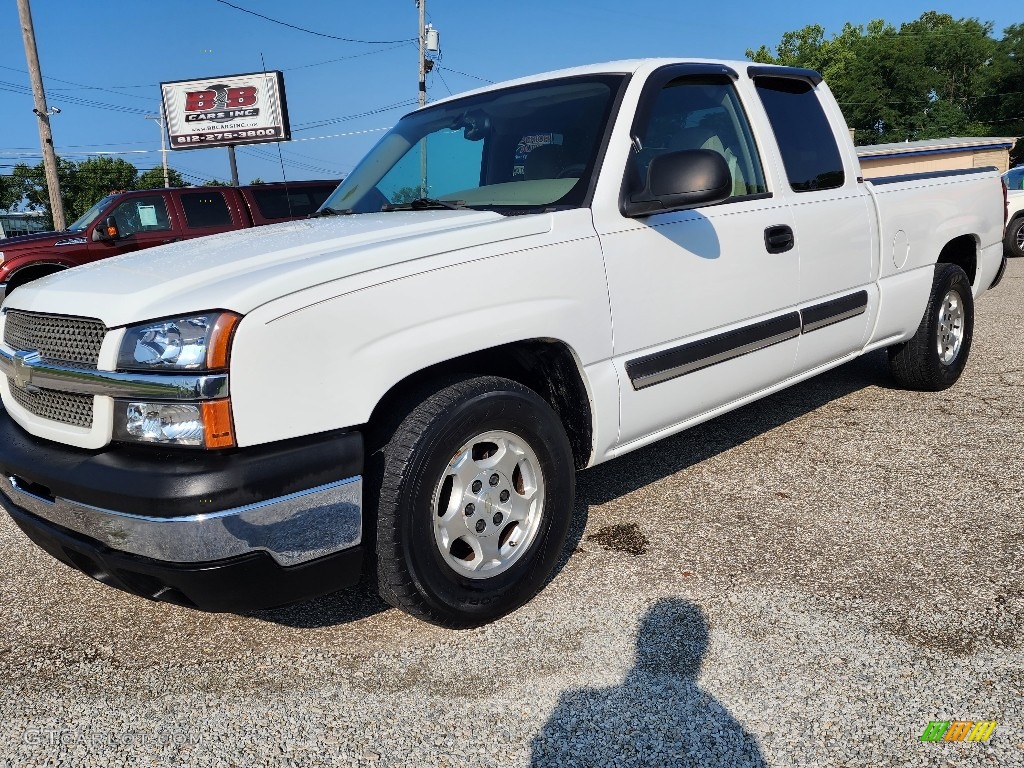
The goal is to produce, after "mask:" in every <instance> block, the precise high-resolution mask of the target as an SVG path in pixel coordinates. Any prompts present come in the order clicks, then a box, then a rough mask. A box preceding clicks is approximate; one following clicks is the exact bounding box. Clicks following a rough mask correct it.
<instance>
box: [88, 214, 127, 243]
mask: <svg viewBox="0 0 1024 768" xmlns="http://www.w3.org/2000/svg"><path fill="white" fill-rule="evenodd" d="M119 237H121V233H120V231H118V229H117V221H116V220H115V219H114V217H113V216H107V220H106V221H105V222H103V223H102V224H99V225H97V226H96V229H94V230H93V231H92V239H93V240H117V239H118V238H119Z"/></svg>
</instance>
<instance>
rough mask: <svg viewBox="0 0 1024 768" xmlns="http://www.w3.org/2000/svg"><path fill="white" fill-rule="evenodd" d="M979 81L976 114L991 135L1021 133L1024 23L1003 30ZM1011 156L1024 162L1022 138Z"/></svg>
mask: <svg viewBox="0 0 1024 768" xmlns="http://www.w3.org/2000/svg"><path fill="white" fill-rule="evenodd" d="M982 82H983V84H984V85H983V90H984V93H983V94H982V96H980V97H979V99H978V117H979V119H980V120H983V121H984V122H985V123H986V124H987V125H989V126H990V135H992V136H1024V24H1014V25H1012V26H1009V27H1007V28H1006V29H1005V30H1003V38H1002V40H999V41H997V42H996V44H995V46H994V51H993V55H992V61H991V63H990V65H989V66H988V67H986V68H985V71H984V73H983V77H982ZM1010 160H1011V161H1012V162H1014V163H1020V162H1024V139H1022V140H1018V142H1017V145H1016V146H1015V147H1014V148H1013V151H1012V152H1011V153H1010Z"/></svg>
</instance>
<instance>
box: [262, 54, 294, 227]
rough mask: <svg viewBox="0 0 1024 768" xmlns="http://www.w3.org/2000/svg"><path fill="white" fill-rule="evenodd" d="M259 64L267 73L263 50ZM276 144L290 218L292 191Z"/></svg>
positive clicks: (292, 214) (289, 216) (291, 216)
mask: <svg viewBox="0 0 1024 768" xmlns="http://www.w3.org/2000/svg"><path fill="white" fill-rule="evenodd" d="M260 64H261V65H262V66H263V74H264V76H266V74H267V62H266V61H264V59H263V51H260ZM274 144H276V145H277V162H278V163H279V164H280V165H281V178H282V179H283V180H284V200H285V202H286V203H287V204H288V218H289V219H291V218H293V217H294V216H295V214H294V213H293V212H292V193H291V191H290V190H289V189H288V175H287V174H286V173H285V171H284V156H283V155H282V154H281V142H280V141H275V142H274Z"/></svg>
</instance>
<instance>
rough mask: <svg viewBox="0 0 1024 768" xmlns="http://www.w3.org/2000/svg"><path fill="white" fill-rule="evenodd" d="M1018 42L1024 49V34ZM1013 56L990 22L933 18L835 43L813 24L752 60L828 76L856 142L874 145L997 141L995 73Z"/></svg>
mask: <svg viewBox="0 0 1024 768" xmlns="http://www.w3.org/2000/svg"><path fill="white" fill-rule="evenodd" d="M1012 29H1013V28H1011V29H1010V30H1007V38H1009V37H1010V32H1011V30H1012ZM1017 35H1018V42H1020V38H1021V37H1024V34H1021V32H1019V31H1018V32H1017ZM1001 46H1002V48H1001ZM1003 48H1006V51H1005V52H1004V51H1003ZM1014 53H1016V54H1017V55H1021V54H1024V50H1022V49H1021V48H1020V47H1014V46H1012V45H1010V46H1005V45H1004V44H1003V43H1001V42H997V41H996V40H994V39H993V38H992V25H991V24H989V23H984V22H981V21H979V20H977V19H954V18H953V17H952V16H950V15H949V14H942V13H936V12H934V11H927V12H925V13H923V14H921V16H920V18H918V19H916V20H915V21H911V22H908V23H906V24H902V25H901V26H900V27H899V28H898V29H897V28H896V27H895V26H893V25H892V24H889V23H887V22H886V21H884V20H882V19H876V20H874V21H871V22H870V23H868V24H867V25H866V26H854V25H852V24H849V23H847V24H845V25H844V26H843V29H842V31H841V32H840V33H839V34H837V35H833V36H832V37H831V38H827V37H826V36H825V32H824V29H822V27H820V26H817V25H810V26H807V27H804V28H803V29H800V30H797V31H794V32H787V33H785V34H784V35H783V36H782V39H781V40H780V42H779V44H778V45H777V46H776V47H775V49H774V51H772V49H770V48H768V47H767V46H764V45H762V46H761V47H760V48H758V49H757V50H748V51H747V57H748V58H750V59H752V60H754V61H759V62H764V63H772V64H783V65H788V66H798V67H810V68H812V69H816V70H818V71H819V72H821V73H822V74H823V75H824V76H825V79H826V81H827V82H828V84H829V86H830V87H831V89H832V91H833V93H835V95H836V99H837V100H838V101H839V105H840V107H841V108H842V110H843V114H844V116H845V117H846V121H847V123H848V124H849V125H850V127H852V128H854V129H855V137H856V141H857V143H859V144H869V143H878V142H887V141H907V140H913V139H926V138H934V137H938V136H952V135H991V133H992V126H993V125H994V124H995V123H993V122H991V121H990V119H989V118H988V117H986V114H987V112H986V110H988V111H991V109H992V105H994V104H996V103H998V100H997V99H994V98H989V94H990V93H991V92H992V88H993V77H994V75H993V71H995V70H998V71H1001V72H1002V71H1005V72H1009V71H1010V70H1012V69H1013V64H1012V63H1009V64H1008V63H1007V60H1008V59H1011V60H1012V59H1013V55H1014ZM1004 79H1006V80H1012V79H1013V76H1012V75H1009V76H1008V77H1006V78H1004ZM1000 87H1003V86H1002V85H1001V86H1000ZM1006 90H1011V89H1009V88H1006ZM1016 90H1022V91H1024V83H1021V84H1020V87H1019V88H1016ZM986 102H987V105H986ZM1018 114H1020V113H1019V112H1018Z"/></svg>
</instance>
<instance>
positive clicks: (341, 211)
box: [309, 208, 355, 219]
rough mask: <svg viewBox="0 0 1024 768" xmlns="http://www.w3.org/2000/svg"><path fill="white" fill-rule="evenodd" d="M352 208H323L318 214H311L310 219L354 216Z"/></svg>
mask: <svg viewBox="0 0 1024 768" xmlns="http://www.w3.org/2000/svg"><path fill="white" fill-rule="evenodd" d="M354 213H355V211H353V210H352V209H351V208H321V209H320V210H319V211H317V212H316V213H311V214H309V218H311V219H317V218H320V217H321V216H351V215H352V214H354Z"/></svg>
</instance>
